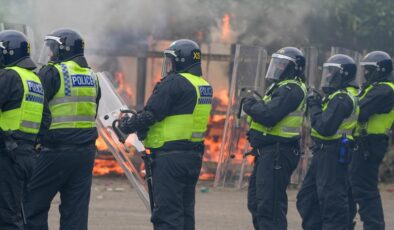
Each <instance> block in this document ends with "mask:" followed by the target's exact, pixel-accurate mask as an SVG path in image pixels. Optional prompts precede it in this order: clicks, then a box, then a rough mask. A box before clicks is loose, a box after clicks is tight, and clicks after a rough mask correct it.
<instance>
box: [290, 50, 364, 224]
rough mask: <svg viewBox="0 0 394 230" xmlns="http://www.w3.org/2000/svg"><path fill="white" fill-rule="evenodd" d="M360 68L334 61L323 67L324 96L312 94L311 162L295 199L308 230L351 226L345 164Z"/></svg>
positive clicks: (309, 101) (340, 58) (345, 61)
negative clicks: (353, 87) (353, 86)
mask: <svg viewBox="0 0 394 230" xmlns="http://www.w3.org/2000/svg"><path fill="white" fill-rule="evenodd" d="M356 69H357V67H356V64H355V62H354V60H353V59H352V58H351V57H349V56H346V55H342V54H337V55H334V56H332V57H330V58H329V59H328V60H327V62H326V63H324V65H323V76H322V81H321V89H322V90H323V92H324V94H325V95H326V96H325V98H324V99H323V100H322V99H321V97H320V95H319V94H317V93H315V92H314V91H312V92H311V93H310V94H308V98H307V104H308V111H309V116H310V120H311V127H312V133H311V135H312V140H313V142H314V144H313V146H312V154H313V159H312V162H311V165H310V168H309V170H308V172H307V175H306V177H305V179H304V183H303V185H302V187H301V189H300V191H299V193H298V195H297V209H298V212H299V213H300V215H301V217H302V227H303V229H306V230H309V229H311V230H312V229H313V230H318V229H336V230H342V229H347V228H348V219H349V207H348V197H347V196H348V189H349V186H348V184H349V182H348V167H347V166H348V163H349V160H350V155H351V152H352V147H353V146H352V142H353V136H352V132H353V129H354V128H355V126H356V123H357V116H358V111H359V109H358V105H357V99H356V97H355V96H354V91H353V89H352V87H351V85H352V83H353V81H354V79H355V76H356ZM352 92H353V93H352Z"/></svg>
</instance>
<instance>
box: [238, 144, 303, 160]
mask: <svg viewBox="0 0 394 230" xmlns="http://www.w3.org/2000/svg"><path fill="white" fill-rule="evenodd" d="M281 150H290V151H291V150H292V151H294V153H295V154H296V155H299V154H300V152H301V151H300V148H299V147H298V146H294V145H289V144H284V143H280V142H276V143H273V144H269V145H264V146H262V147H258V148H253V150H252V151H251V152H249V153H246V154H245V156H247V155H253V156H255V157H261V156H263V155H264V154H268V153H272V152H277V153H278V152H280V151H281Z"/></svg>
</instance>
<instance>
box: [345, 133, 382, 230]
mask: <svg viewBox="0 0 394 230" xmlns="http://www.w3.org/2000/svg"><path fill="white" fill-rule="evenodd" d="M367 146H368V149H363V148H361V147H360V148H359V151H356V152H354V154H353V159H352V163H351V165H350V185H351V189H352V195H353V199H354V203H355V204H358V208H359V209H358V212H359V214H360V217H361V221H363V223H364V230H382V229H383V230H384V229H385V223H384V216H383V208H382V201H381V199H380V194H379V189H378V177H379V165H380V163H381V162H382V160H383V157H384V155H385V153H386V152H387V147H388V141H387V139H382V140H381V141H374V142H373V143H368V145H367V143H364V147H365V148H367ZM354 210H355V211H356V209H354ZM355 215H356V212H353V213H351V219H353V218H354V217H355Z"/></svg>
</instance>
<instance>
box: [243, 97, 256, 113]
mask: <svg viewBox="0 0 394 230" xmlns="http://www.w3.org/2000/svg"><path fill="white" fill-rule="evenodd" d="M256 103H257V99H256V98H255V97H253V96H249V97H245V98H244V100H243V106H242V109H243V111H244V112H245V113H248V111H250V108H251V107H252V106H253V105H254V104H256Z"/></svg>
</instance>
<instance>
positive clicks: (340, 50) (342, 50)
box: [331, 47, 364, 86]
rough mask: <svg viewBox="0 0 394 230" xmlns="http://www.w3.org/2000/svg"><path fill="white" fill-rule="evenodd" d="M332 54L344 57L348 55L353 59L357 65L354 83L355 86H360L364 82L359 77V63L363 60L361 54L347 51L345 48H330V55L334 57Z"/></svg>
mask: <svg viewBox="0 0 394 230" xmlns="http://www.w3.org/2000/svg"><path fill="white" fill-rule="evenodd" d="M334 54H345V55H348V56H350V57H352V58H353V59H354V61H355V62H356V64H357V75H356V80H355V82H356V85H359V86H361V85H362V83H363V82H364V79H362V77H361V71H359V70H360V61H361V60H362V58H363V56H362V54H361V53H359V52H357V51H354V50H351V49H347V48H342V47H331V55H334Z"/></svg>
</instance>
